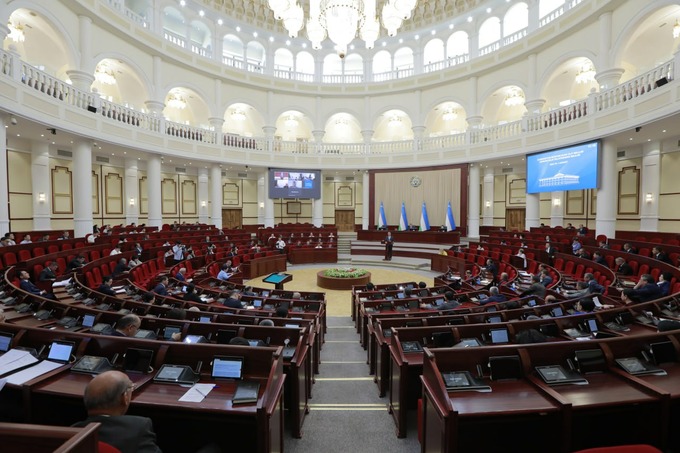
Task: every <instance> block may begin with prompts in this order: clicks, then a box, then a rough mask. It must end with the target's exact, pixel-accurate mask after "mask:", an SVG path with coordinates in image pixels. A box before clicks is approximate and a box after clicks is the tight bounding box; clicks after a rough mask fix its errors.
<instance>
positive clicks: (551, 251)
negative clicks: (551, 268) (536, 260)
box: [545, 242, 558, 261]
mask: <svg viewBox="0 0 680 453" xmlns="http://www.w3.org/2000/svg"><path fill="white" fill-rule="evenodd" d="M557 252H558V250H557V247H555V246H553V245H552V244H551V243H550V242H546V243H545V253H547V255H548V258H549V259H550V261H552V260H554V259H555V255H556V254H557Z"/></svg>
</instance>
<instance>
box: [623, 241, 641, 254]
mask: <svg viewBox="0 0 680 453" xmlns="http://www.w3.org/2000/svg"><path fill="white" fill-rule="evenodd" d="M623 251H624V252H626V253H633V254H637V252H638V251H637V249H636V248H635V247H633V246H632V245H630V244H629V243H627V242H626V243H625V244H623Z"/></svg>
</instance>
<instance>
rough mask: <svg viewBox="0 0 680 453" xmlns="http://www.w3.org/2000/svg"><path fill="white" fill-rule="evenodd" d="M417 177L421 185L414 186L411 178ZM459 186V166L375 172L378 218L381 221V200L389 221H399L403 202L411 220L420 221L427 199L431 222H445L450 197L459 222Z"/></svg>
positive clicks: (455, 217)
mask: <svg viewBox="0 0 680 453" xmlns="http://www.w3.org/2000/svg"><path fill="white" fill-rule="evenodd" d="M414 177H417V178H419V179H420V181H421V183H420V186H418V187H413V185H412V184H411V181H412V179H413V178H414ZM460 189H461V172H460V169H459V168H453V169H444V170H431V171H404V172H394V173H392V172H385V173H376V175H375V215H376V218H375V222H376V224H377V223H378V216H379V215H380V202H382V203H383V206H384V207H385V217H386V218H387V223H388V224H390V225H398V224H399V216H400V214H401V203H402V202H403V203H404V205H405V206H406V215H407V217H408V221H409V223H410V224H412V225H419V224H420V212H421V208H422V205H423V202H425V203H426V207H427V216H428V219H429V220H430V226H437V225H444V223H445V222H446V220H445V218H446V206H447V205H448V203H449V201H450V202H451V210H452V212H453V218H454V219H455V221H456V224H460V219H461V213H460Z"/></svg>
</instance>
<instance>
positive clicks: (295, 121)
mask: <svg viewBox="0 0 680 453" xmlns="http://www.w3.org/2000/svg"><path fill="white" fill-rule="evenodd" d="M283 123H284V124H285V125H286V126H288V127H296V126H297V125H298V119H297V118H295V117H294V116H293V115H289V116H288V118H286V119H285V120H284V122H283Z"/></svg>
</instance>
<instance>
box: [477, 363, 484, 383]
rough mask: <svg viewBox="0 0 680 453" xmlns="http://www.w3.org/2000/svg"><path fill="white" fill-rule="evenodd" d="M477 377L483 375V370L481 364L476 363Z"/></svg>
mask: <svg viewBox="0 0 680 453" xmlns="http://www.w3.org/2000/svg"><path fill="white" fill-rule="evenodd" d="M477 377H478V378H480V379H482V378H483V377H484V372H483V371H482V366H481V365H480V364H479V363H478V364H477Z"/></svg>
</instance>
